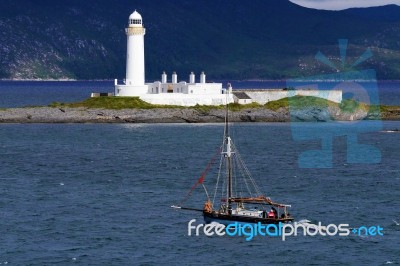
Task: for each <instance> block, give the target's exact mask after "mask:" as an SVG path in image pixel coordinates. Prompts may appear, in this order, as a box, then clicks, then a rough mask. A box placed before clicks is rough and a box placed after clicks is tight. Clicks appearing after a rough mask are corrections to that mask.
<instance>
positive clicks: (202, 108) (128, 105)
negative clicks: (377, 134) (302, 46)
mask: <svg viewBox="0 0 400 266" xmlns="http://www.w3.org/2000/svg"><path fill="white" fill-rule="evenodd" d="M49 106H50V107H55V108H63V107H72V108H73V107H83V108H97V109H115V110H120V109H154V108H191V109H194V110H197V111H199V112H202V113H209V112H210V111H211V110H215V109H217V110H218V109H219V110H221V109H224V108H225V106H224V105H220V106H210V105H196V106H192V107H184V106H173V105H155V104H150V103H147V102H145V101H143V100H140V99H139V97H95V98H88V99H86V100H84V101H82V102H77V103H60V102H53V103H52V104H50V105H49ZM328 106H332V107H339V108H340V109H341V110H342V111H343V112H349V113H353V112H354V111H355V110H357V109H364V110H366V111H368V112H369V113H371V114H372V113H377V112H380V113H382V114H384V113H390V112H392V111H396V112H400V107H396V106H368V105H366V104H364V103H359V102H356V101H354V100H343V101H342V103H340V104H338V103H335V102H332V101H328V100H325V99H322V98H318V97H313V96H294V97H290V98H284V99H280V100H277V101H271V102H268V103H266V104H265V105H260V104H258V103H250V104H243V105H241V104H238V103H231V104H229V105H228V108H229V110H230V111H233V112H235V111H240V110H243V109H249V108H265V109H270V110H273V111H277V110H278V109H280V108H284V109H288V108H289V107H290V108H294V109H302V108H307V107H320V108H326V107H328ZM0 110H6V109H4V108H1V109H0Z"/></svg>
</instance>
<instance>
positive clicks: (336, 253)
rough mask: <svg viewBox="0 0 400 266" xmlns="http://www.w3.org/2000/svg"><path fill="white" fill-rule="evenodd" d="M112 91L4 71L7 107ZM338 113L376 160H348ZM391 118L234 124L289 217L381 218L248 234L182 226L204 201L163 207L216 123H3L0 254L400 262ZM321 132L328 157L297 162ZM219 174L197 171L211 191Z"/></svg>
mask: <svg viewBox="0 0 400 266" xmlns="http://www.w3.org/2000/svg"><path fill="white" fill-rule="evenodd" d="M7 84H11V85H7ZM31 88H34V89H32V92H31ZM107 89H109V90H110V91H111V90H112V83H111V82H61V83H59V82H50V83H48V82H38V83H36V82H33V83H31V82H27V83H24V82H17V83H10V82H0V95H1V102H2V104H1V106H2V107H4V106H6V107H10V106H24V105H40V104H47V103H49V102H51V101H67V100H65V99H68V100H71V101H75V100H79V99H84V98H86V96H87V93H89V92H91V91H107ZM43 95H46V96H43ZM61 95H64V98H63V97H62V96H61ZM3 96H4V97H5V98H4V97H3ZM346 125H348V126H349V128H357V129H360V130H359V132H360V133H356V132H351V131H349V132H348V135H349V136H350V135H351V136H352V139H353V140H354V139H355V138H356V139H357V141H358V142H359V143H362V144H365V145H370V146H371V147H374V148H375V152H376V151H377V152H378V153H379V155H380V159H379V160H378V161H375V162H368V161H369V159H368V158H369V157H370V155H371V156H372V154H368V153H364V157H362V158H364V161H363V160H360V161H358V162H357V163H354V162H351V161H350V162H349V161H348V155H349V154H350V153H351V151H350V148H349V147H350V146H349V144H348V138H347V137H346V135H345V134H342V135H340V136H339V135H337V136H334V135H335V134H334V132H336V129H337V128H338V127H340V128H341V129H343V128H344V127H345V126H346ZM354 125H357V127H354ZM396 128H398V129H400V121H385V122H382V123H381V122H379V121H378V122H376V121H362V122H355V123H343V122H342V123H338V124H336V123H296V124H291V123H255V124H250V123H238V124H235V125H233V126H232V136H233V138H234V140H235V143H236V146H237V147H238V149H239V150H240V151H241V156H242V158H243V159H244V160H245V161H246V163H247V166H248V168H249V169H250V171H251V172H252V176H253V177H254V178H255V179H256V180H257V183H258V185H259V186H260V187H261V190H262V191H263V192H264V193H265V194H266V195H267V196H269V197H271V198H272V199H273V200H275V201H278V202H283V203H287V204H291V205H292V207H291V209H290V212H291V214H292V216H294V217H295V219H296V220H302V219H308V220H311V221H312V222H314V223H318V222H321V223H322V224H323V225H328V224H341V223H344V224H349V225H350V227H352V228H353V227H360V226H366V227H371V226H380V227H382V228H383V234H384V235H383V236H365V235H361V236H358V235H356V234H353V233H352V234H350V235H349V236H343V237H340V236H333V237H328V236H325V237H324V236H314V237H312V236H297V237H294V236H292V237H288V238H287V239H286V241H282V239H281V238H279V237H263V236H257V237H254V238H253V239H252V240H251V241H246V239H245V237H243V236H235V237H231V236H223V237H219V236H212V237H208V236H205V235H204V234H201V235H200V236H193V235H192V236H189V235H188V231H187V227H188V222H189V221H190V220H192V219H196V224H197V223H201V222H202V216H201V213H198V212H191V211H182V210H181V211H179V210H175V209H172V208H171V207H170V206H171V205H174V204H178V203H179V202H180V201H181V200H182V199H183V198H184V197H185V195H186V194H187V193H188V191H189V189H190V188H191V187H192V186H193V184H194V183H195V182H196V181H197V180H198V178H199V176H200V175H201V173H202V172H203V170H204V169H205V167H206V165H207V163H208V162H209V160H210V159H211V158H212V157H213V156H214V154H215V151H216V149H217V148H218V147H219V145H220V144H221V141H222V134H223V125H221V124H0V149H1V153H0V164H1V168H0V195H1V196H0V217H1V219H0V236H1V238H0V265H5V264H8V265H159V264H161V263H162V264H164V265H176V264H181V265H207V264H220V265H259V264H267V265H387V264H395V265H396V264H400V249H399V246H400V225H399V224H400V203H399V198H400V168H399V164H400V159H399V149H400V133H396V132H393V133H390V132H385V131H386V130H392V129H396ZM369 129H370V130H369ZM299 132H311V133H310V134H308V136H311V134H312V132H316V134H315V136H316V137H315V138H314V139H313V138H310V137H309V138H308V139H307V140H301V138H299V134H298V133H299ZM320 132H327V134H331V135H332V136H333V137H332V148H331V151H332V154H333V156H332V159H331V161H330V163H331V166H330V167H327V168H317V167H314V168H313V167H311V168H303V167H304V165H301V163H300V164H299V158H300V156H301V154H304V152H307V151H309V150H311V149H312V150H315V149H321V148H322V147H323V145H322V144H321V139H318V138H317V136H319V135H320ZM354 134H356V135H354ZM375 155H376V154H375ZM213 181H215V170H211V171H210V173H209V174H208V175H207V176H206V178H205V181H204V184H205V186H206V187H207V188H208V189H209V190H212V189H213V186H214V182H213ZM204 199H205V196H204V192H203V190H202V188H201V187H199V188H197V189H196V190H195V191H194V192H193V193H192V196H191V197H190V199H189V200H188V201H187V203H186V205H187V206H190V207H195V208H202V206H203V203H204Z"/></svg>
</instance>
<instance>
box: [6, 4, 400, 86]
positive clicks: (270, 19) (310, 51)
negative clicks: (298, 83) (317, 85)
mask: <svg viewBox="0 0 400 266" xmlns="http://www.w3.org/2000/svg"><path fill="white" fill-rule="evenodd" d="M134 9H137V10H138V11H139V12H140V13H141V14H142V16H143V20H144V24H145V27H146V28H147V34H146V36H145V50H146V78H147V79H148V80H153V79H159V75H160V73H161V72H162V71H163V70H165V71H167V72H169V73H171V72H172V71H177V72H178V74H180V77H179V78H180V79H186V77H187V75H188V73H189V72H190V71H195V72H197V73H198V72H200V71H202V70H205V71H206V72H207V74H208V77H209V80H210V79H257V78H262V79H284V78H293V77H301V76H309V75H315V74H322V73H331V72H332V71H334V70H332V69H330V68H328V67H326V66H324V65H323V64H321V63H319V62H318V61H316V60H315V59H314V56H315V54H316V53H317V52H318V51H321V52H322V53H324V54H325V55H326V56H327V57H328V58H329V59H331V60H332V61H333V62H334V63H336V64H340V63H339V62H340V54H339V49H338V46H337V40H338V39H339V38H347V39H349V50H348V51H347V61H346V63H348V64H349V65H351V64H352V63H354V62H355V61H356V60H357V59H358V58H359V56H360V55H361V54H363V52H364V51H365V50H366V49H367V48H370V49H371V50H372V52H373V55H374V56H373V57H372V58H371V59H369V60H368V61H366V62H364V63H363V64H362V65H361V66H360V67H361V68H373V69H376V71H377V73H378V78H379V79H400V41H399V37H400V7H398V6H385V7H376V8H366V9H349V10H344V11H322V10H313V9H307V8H303V7H300V6H297V5H295V4H292V3H291V2H289V1H286V0H252V1H247V2H243V1H239V0H230V1H228V0H213V1H206V0H198V1H190V0H180V1H161V0H146V1H139V0H129V1H128V0H117V1H113V2H112V3H111V2H110V1H105V0H97V1H94V0H87V1H78V0H69V1H63V2H59V1H49V0H41V1H35V0H2V1H1V2H0V34H1V42H0V58H1V61H0V78H24V79H27V78H29V79H33V78H74V79H113V78H120V79H122V78H124V76H125V51H126V37H125V34H124V27H125V26H126V23H127V19H128V16H129V15H130V13H131V12H132V11H133V10H134Z"/></svg>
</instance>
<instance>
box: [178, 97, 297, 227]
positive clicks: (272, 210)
mask: <svg viewBox="0 0 400 266" xmlns="http://www.w3.org/2000/svg"><path fill="white" fill-rule="evenodd" d="M227 91H230V90H227ZM228 115H229V112H228V105H227V106H226V115H225V127H224V134H223V142H222V145H221V147H220V149H219V153H220V163H219V167H218V174H217V177H216V180H215V181H216V185H215V189H214V192H213V194H212V195H211V196H212V197H210V194H209V193H208V191H207V189H206V187H205V185H204V179H205V176H206V174H207V173H208V171H209V170H210V168H211V165H212V164H213V162H214V160H215V158H213V159H212V160H211V162H210V163H209V164H208V166H207V167H206V170H205V171H204V172H203V173H202V175H201V176H200V178H199V180H198V181H197V183H196V184H195V185H194V186H193V187H192V189H191V190H190V191H189V193H188V195H187V196H186V198H185V199H184V200H183V201H181V203H180V204H179V205H178V206H175V205H174V206H171V207H173V208H177V209H185V210H196V211H201V212H202V213H203V216H204V221H205V222H206V223H211V222H218V223H221V224H226V225H227V224H231V223H234V222H240V223H259V222H260V223H262V224H278V223H288V222H292V221H294V218H293V217H291V215H290V214H289V212H288V208H290V207H291V206H290V205H287V204H282V203H277V202H274V201H272V200H271V199H270V198H269V197H267V196H265V195H264V194H262V193H261V190H260V188H259V186H258V185H257V184H256V182H255V180H254V178H253V177H252V175H251V173H250V171H249V169H248V168H247V166H246V165H245V163H244V161H243V160H242V158H241V156H240V154H239V151H238V150H237V148H236V146H235V144H234V142H233V140H232V138H231V136H230V134H229V133H230V131H229V129H230V128H229V119H228V118H229V117H228ZM199 184H201V185H202V186H203V188H204V190H205V193H206V195H207V201H206V202H205V203H204V207H203V209H202V210H200V209H195V208H188V207H184V206H182V204H183V203H184V202H185V201H186V200H187V198H188V197H189V196H190V195H191V193H192V191H193V190H194V189H195V188H196V187H197V185H199Z"/></svg>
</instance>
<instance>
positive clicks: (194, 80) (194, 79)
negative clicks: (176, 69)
mask: <svg viewBox="0 0 400 266" xmlns="http://www.w3.org/2000/svg"><path fill="white" fill-rule="evenodd" d="M189 83H191V84H194V83H196V76H195V75H194V73H193V72H192V73H190V75H189Z"/></svg>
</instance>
